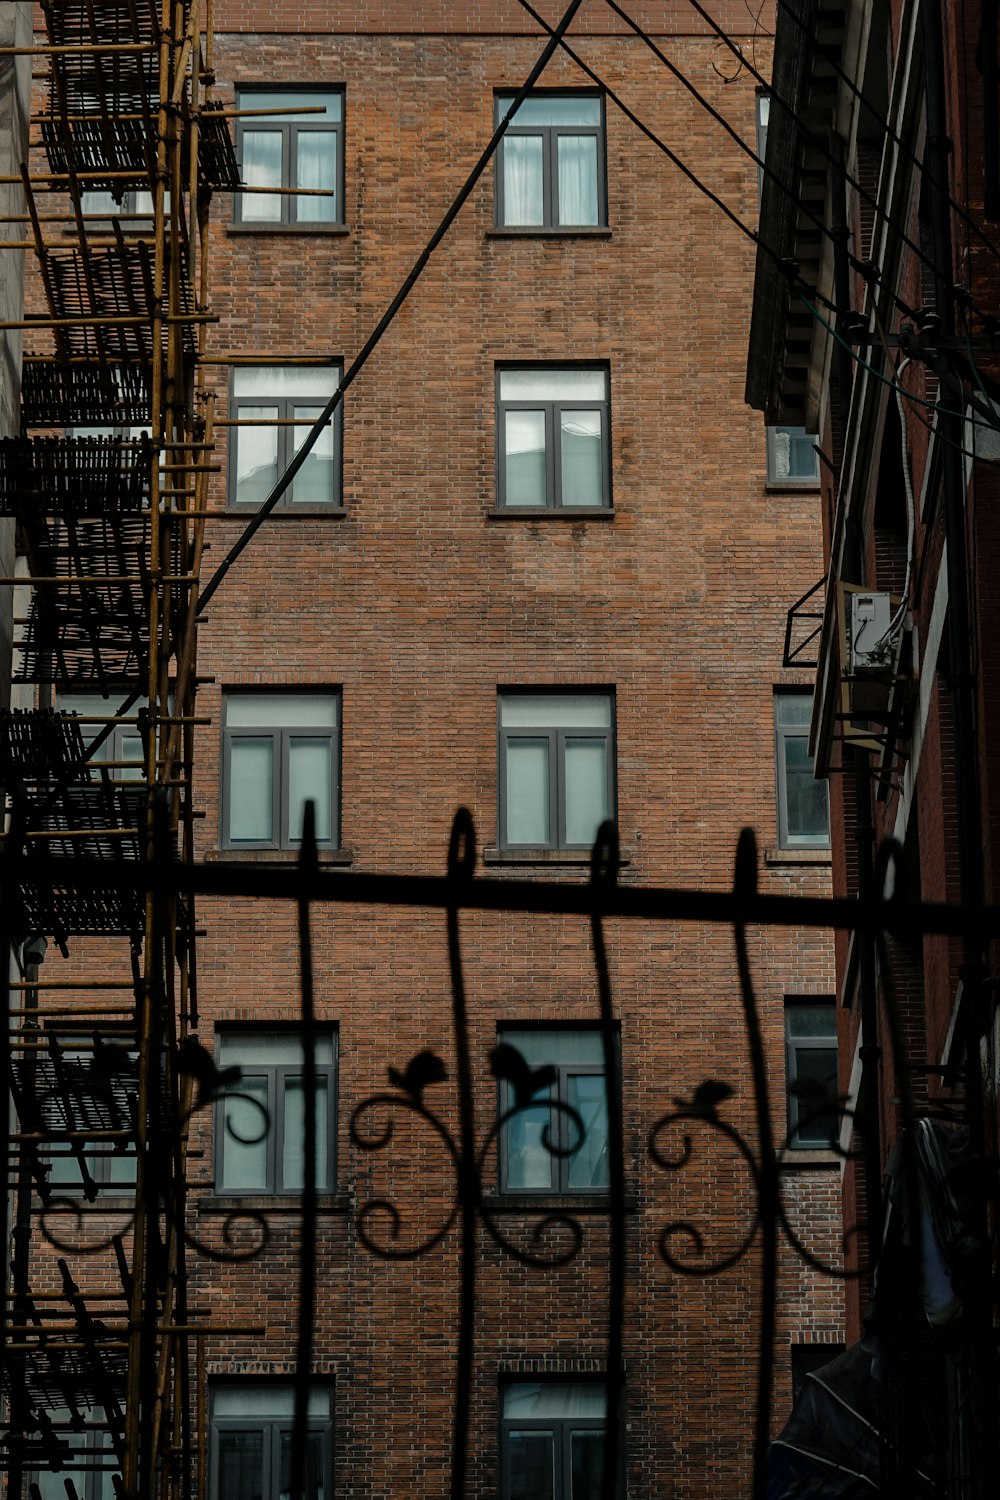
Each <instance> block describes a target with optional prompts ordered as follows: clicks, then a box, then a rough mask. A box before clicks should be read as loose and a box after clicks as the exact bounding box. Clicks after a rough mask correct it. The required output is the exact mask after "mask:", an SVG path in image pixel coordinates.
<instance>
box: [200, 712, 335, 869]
mask: <svg viewBox="0 0 1000 1500" xmlns="http://www.w3.org/2000/svg"><path fill="white" fill-rule="evenodd" d="M222 762H223V764H222V779H223V788H222V842H223V844H224V845H225V846H226V847H227V848H230V849H294V848H295V847H296V846H297V845H298V844H299V842H300V841H301V838H302V824H303V818H304V815H305V805H306V803H307V802H309V801H311V802H312V803H313V804H314V807H315V815H316V824H315V827H316V842H317V843H318V844H320V845H321V846H322V845H325V846H327V847H330V846H336V845H337V843H338V840H339V838H340V826H339V825H340V764H339V763H340V694H339V693H337V692H331V691H311V692H296V693H291V692H289V693H282V692H237V691H233V692H229V693H227V694H226V695H225V697H224V699H223V704H222Z"/></svg>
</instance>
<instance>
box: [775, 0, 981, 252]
mask: <svg viewBox="0 0 1000 1500" xmlns="http://www.w3.org/2000/svg"><path fill="white" fill-rule="evenodd" d="M778 4H779V6H780V7H781V9H782V10H783V11H785V12H787V14H788V16H789V17H790V18H791V20H792V21H794V23H795V25H796V26H797V27H798V28H799V30H800V31H801V32H802V34H803V35H804V36H805V37H806V39H807V40H808V42H809V45H810V46H811V47H812V49H813V51H814V52H817V53H818V54H819V56H820V57H822V59H823V61H824V62H825V63H827V64H828V65H829V66H830V68H831V69H832V70H833V72H834V73H836V75H837V77H838V78H839V79H840V81H841V83H843V84H844V86H845V87H846V88H847V89H848V90H849V92H850V93H852V94H853V95H854V97H855V99H857V100H858V102H859V103H860V104H862V105H863V106H864V108H865V109H866V110H867V111H868V113H869V115H870V116H871V118H872V119H873V120H874V121H875V123H876V124H877V125H878V127H879V129H880V130H884V131H885V133H886V135H887V136H888V137H889V139H890V140H891V141H892V143H893V145H894V146H897V147H898V148H899V150H900V151H902V153H903V155H904V156H905V157H906V159H907V161H909V162H910V163H911V165H913V166H915V167H916V168H917V170H918V171H919V172H923V170H924V164H923V162H922V160H921V159H920V157H919V156H917V154H916V152H915V151H914V150H913V148H912V147H911V146H909V145H907V143H906V141H905V140H904V139H903V137H902V136H901V135H900V134H899V133H898V132H897V131H895V130H893V128H892V126H891V125H890V124H889V121H888V119H887V118H886V117H885V116H884V115H881V114H880V113H879V112H878V110H877V109H876V108H875V107H874V105H873V104H872V103H871V102H870V101H869V99H868V98H867V97H866V96H865V94H864V92H863V91H862V90H861V89H860V88H859V87H858V85H857V84H856V83H855V82H854V80H853V78H851V77H850V75H849V74H848V72H847V70H846V69H845V68H842V67H841V65H840V63H839V62H838V61H837V59H836V57H835V56H834V55H833V49H832V48H830V47H824V46H823V44H822V43H821V42H819V41H817V39H816V37H815V35H814V33H813V32H812V30H811V29H810V28H809V27H808V26H807V24H806V22H805V21H804V20H803V19H802V17H801V16H799V15H798V14H797V13H796V11H795V8H794V6H792V5H791V4H789V0H778ZM948 202H949V203H950V204H951V207H952V209H953V211H954V212H955V213H956V214H958V217H959V218H960V219H961V220H962V223H963V224H965V226H966V228H968V229H971V230H972V232H973V234H974V235H975V236H976V238H977V239H978V240H981V241H982V243H983V244H984V245H985V246H986V249H987V250H988V251H989V252H990V254H991V255H992V256H994V257H995V258H996V259H997V260H1000V247H998V246H997V245H996V244H995V243H994V241H993V240H991V239H990V237H989V235H988V234H987V233H986V232H985V230H984V229H983V227H982V225H980V224H977V223H976V221H975V219H974V218H973V217H972V215H971V214H970V213H969V212H968V210H967V209H964V208H963V207H962V205H961V204H960V203H957V202H956V201H955V199H954V198H953V197H952V196H951V194H950V193H949V194H948Z"/></svg>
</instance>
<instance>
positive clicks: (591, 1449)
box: [570, 1432, 604, 1500]
mask: <svg viewBox="0 0 1000 1500" xmlns="http://www.w3.org/2000/svg"><path fill="white" fill-rule="evenodd" d="M570 1463H571V1466H572V1470H573V1475H572V1488H571V1490H570V1496H571V1500H601V1475H602V1465H603V1463H604V1434H603V1433H601V1432H574V1433H572V1434H571V1436H570Z"/></svg>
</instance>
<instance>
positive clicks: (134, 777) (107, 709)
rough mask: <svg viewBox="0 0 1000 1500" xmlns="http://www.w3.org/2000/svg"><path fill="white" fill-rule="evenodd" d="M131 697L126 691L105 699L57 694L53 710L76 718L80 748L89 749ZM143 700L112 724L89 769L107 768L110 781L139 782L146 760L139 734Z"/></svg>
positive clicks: (115, 693)
mask: <svg viewBox="0 0 1000 1500" xmlns="http://www.w3.org/2000/svg"><path fill="white" fill-rule="evenodd" d="M130 696H131V694H130V693H129V690H128V689H127V688H121V689H120V690H117V691H115V690H114V689H112V690H111V696H110V697H109V698H102V697H101V695H100V693H60V694H59V695H58V697H57V699H56V708H57V709H58V711H59V712H60V713H62V714H78V715H79V717H80V720H81V724H80V733H81V735H82V736H83V743H84V745H89V744H90V743H91V741H92V740H95V739H96V738H97V736H98V735H99V734H101V733H102V731H103V730H104V729H106V728H107V722H108V720H109V719H113V718H114V717H115V711H116V709H118V708H119V707H120V706H121V704H122V703H124V702H126V701H127V699H128V698H129V697H130ZM145 707H146V699H145V698H142V699H140V700H139V701H138V702H136V703H133V705H132V707H131V708H130V709H129V711H128V713H127V714H126V715H125V717H124V718H123V719H122V720H121V722H120V723H117V724H115V726H114V728H113V729H112V731H111V733H110V734H109V735H108V737H107V739H106V740H105V741H104V742H103V744H101V745H98V747H97V749H96V750H95V751H94V754H93V756H92V757H91V763H92V764H93V765H102V766H107V767H108V768H109V770H110V774H111V777H112V780H114V781H142V780H144V778H145V774H146V757H145V753H144V751H143V746H142V735H141V734H140V732H139V718H138V716H139V710H140V709H141V708H145Z"/></svg>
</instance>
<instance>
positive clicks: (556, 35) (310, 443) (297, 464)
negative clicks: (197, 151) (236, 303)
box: [196, 0, 583, 615]
mask: <svg viewBox="0 0 1000 1500" xmlns="http://www.w3.org/2000/svg"><path fill="white" fill-rule="evenodd" d="M582 3H583V0H570V3H569V5H568V6H567V8H566V11H565V13H564V15H563V17H562V20H561V21H560V22H559V24H558V25H557V26H556V27H555V29H554V30H553V31H552V32H551V33H550V37H549V40H548V41H547V42H546V44H545V46H544V47H543V48H542V51H541V54H540V55H539V58H538V61H537V62H536V63H535V65H534V67H533V68H532V69H531V72H530V73H529V74H528V76H527V78H526V79H525V80H524V83H523V84H522V85H521V87H520V89H518V91H517V93H516V94H515V96H514V99H513V101H512V103H511V106H510V108H509V109H508V110H507V113H506V114H505V115H504V117H503V119H502V120H501V121H500V123H499V125H498V126H497V128H496V129H495V130H494V132H493V134H492V136H491V137H490V140H489V144H488V145H487V146H486V147H485V149H484V150H483V152H482V153H481V155H480V157H479V160H478V161H477V162H476V164H475V166H474V167H473V168H472V171H471V172H470V173H469V175H468V177H467V178H466V180H465V182H464V183H463V184H462V186H461V187H460V188H459V190H458V192H457V193H456V194H455V197H454V198H453V199H452V201H451V204H450V205H449V207H448V209H447V211H446V212H445V215H444V217H443V218H442V219H441V221H440V223H439V224H438V227H437V228H436V229H435V231H434V233H433V234H432V235H431V237H430V239H429V240H428V241H427V244H426V245H425V246H424V248H423V250H421V252H420V254H419V255H418V256H417V259H416V260H415V261H414V263H413V266H412V269H411V270H410V272H409V274H408V275H407V277H406V279H405V280H404V281H403V283H402V285H401V286H400V288H399V290H398V291H397V293H396V295H395V296H394V297H393V299H392V301H391V302H390V304H389V306H388V307H387V308H386V310H385V312H384V313H383V314H382V316H381V318H380V319H379V321H378V323H377V324H376V325H375V327H374V329H373V330H372V332H371V333H370V334H369V336H368V338H367V339H366V341H365V343H364V345H363V346H362V348H361V349H360V351H359V352H358V353H357V354H356V355H355V357H354V359H353V360H352V361H351V365H350V367H349V369H348V370H347V371H346V372H345V374H344V378H343V380H341V382H340V384H339V385H338V387H337V389H336V391H335V392H334V393H333V395H332V396H331V397H330V399H329V401H328V402H327V404H326V406H325V407H324V408H323V410H322V411H321V412H320V414H319V416H318V417H317V418H316V421H315V422H314V423H313V425H312V427H311V428H310V430H309V431H308V432H307V434H306V436H305V437H304V438H303V440H302V444H301V446H300V447H299V448H298V449H297V450H296V452H295V454H294V455H293V457H292V458H291V459H290V461H289V463H288V464H287V466H286V467H285V470H284V472H283V473H282V474H279V476H278V478H277V480H276V481H275V483H274V485H273V487H272V489H271V492H270V494H269V495H268V496H267V498H266V500H265V501H264V502H263V504H262V505H261V507H260V509H259V510H258V511H257V512H256V514H255V515H254V518H253V520H252V521H250V522H249V523H248V524H247V526H246V527H245V528H244V530H243V531H242V532H241V534H240V536H239V537H237V539H236V541H235V542H234V543H233V545H232V547H230V549H229V551H228V552H227V553H226V556H225V557H224V558H223V560H222V562H221V563H220V564H219V566H218V567H217V568H216V570H215V572H214V573H213V574H212V576H211V578H210V579H209V581H208V583H207V584H206V585H205V587H204V589H203V590H202V591H201V595H200V597H199V600H198V606H197V610H196V613H197V614H199V615H200V614H201V613H202V612H203V610H204V609H205V606H206V605H207V603H208V601H209V600H210V599H211V598H212V596H213V594H214V593H215V591H216V590H217V589H218V587H219V585H220V584H221V583H222V581H223V579H224V578H225V576H226V574H227V573H228V572H229V569H230V568H231V567H232V565H233V563H234V562H236V560H237V558H238V557H239V556H240V554H241V553H242V552H243V551H244V549H245V548H246V547H248V546H249V544H250V542H251V541H252V540H253V538H254V536H255V535H256V534H257V532H258V531H259V529H260V527H261V526H262V525H263V524H264V522H265V521H266V520H267V518H268V516H269V515H270V514H271V512H272V511H273V510H274V508H275V506H276V505H277V503H278V501H279V500H280V499H281V497H282V495H283V494H284V493H285V490H286V489H287V488H288V486H289V485H290V484H291V482H292V480H293V479H294V478H295V476H296V474H297V473H298V471H299V470H300V469H301V467H302V465H303V464H304V463H305V461H306V459H307V458H308V456H309V454H310V453H311V452H312V449H313V448H314V447H315V445H316V443H317V442H318V441H319V438H320V434H321V433H322V431H323V429H324V427H326V426H327V425H328V424H329V422H330V421H331V419H332V417H333V414H334V412H335V411H336V410H337V408H338V407H339V406H340V405H342V403H343V400H344V395H345V393H346V392H347V391H348V390H349V388H350V387H351V385H353V383H354V381H355V380H356V379H357V377H358V375H360V373H361V371H362V370H363V369H364V367H365V365H366V364H367V362H368V359H369V358H370V356H371V355H372V354H373V353H374V351H375V349H376V348H377V347H378V345H379V343H380V342H381V340H382V336H383V334H384V333H385V332H386V331H387V330H388V328H389V327H390V326H391V324H392V323H393V322H394V320H395V318H396V314H397V313H398V312H399V310H400V308H401V307H402V306H403V304H404V303H405V301H406V299H407V298H408V297H409V295H410V293H411V291H412V290H413V288H414V287H415V286H416V284H417V282H418V281H419V280H420V277H421V275H422V274H423V271H424V268H425V267H426V265H427V262H428V261H429V260H430V258H431V256H432V255H433V253H434V251H435V250H436V249H437V247H438V245H439V244H440V243H441V241H442V240H443V239H444V237H445V235H446V234H447V233H448V230H449V229H450V228H451V226H452V224H453V223H454V222H455V219H456V218H457V217H458V215H459V213H460V212H461V210H462V208H463V206H464V204H465V202H466V200H467V199H468V198H469V196H470V194H471V193H472V190H473V188H474V187H475V186H476V183H477V182H478V181H479V179H480V177H481V176H482V175H483V173H484V172H485V170H486V168H487V167H488V166H489V163H490V162H491V160H492V159H493V156H494V154H495V152H496V149H497V147H498V146H499V144H500V142H501V141H502V140H503V137H504V133H505V132H506V129H507V126H508V125H509V124H510V121H511V119H512V118H513V116H514V115H515V114H516V113H517V111H518V110H519V109H520V107H521V105H522V104H523V102H524V100H525V98H526V96H527V95H528V94H529V93H530V92H531V90H532V88H533V87H534V86H535V84H536V83H537V82H538V79H539V78H540V77H541V75H542V73H543V72H544V71H545V68H546V67H547V66H548V63H549V61H550V59H551V58H552V56H553V54H554V53H555V51H556V49H557V48H558V47H559V45H560V43H561V41H562V38H563V34H564V33H565V31H566V30H567V28H568V27H569V25H570V23H571V21H572V20H573V17H574V16H575V15H576V13H577V11H578V10H579V9H580V6H581V5H582Z"/></svg>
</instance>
